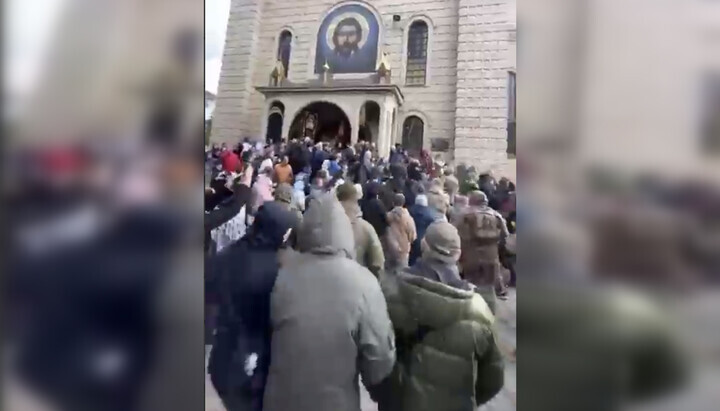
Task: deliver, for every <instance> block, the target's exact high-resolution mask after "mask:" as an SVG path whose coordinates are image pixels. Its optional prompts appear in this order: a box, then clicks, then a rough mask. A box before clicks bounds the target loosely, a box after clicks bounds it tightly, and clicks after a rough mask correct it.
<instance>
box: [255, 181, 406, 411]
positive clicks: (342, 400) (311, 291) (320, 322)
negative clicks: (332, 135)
mask: <svg viewBox="0 0 720 411" xmlns="http://www.w3.org/2000/svg"><path fill="white" fill-rule="evenodd" d="M352 232H353V231H352V227H351V224H350V220H349V219H348V217H347V215H346V214H345V212H344V210H343V208H342V206H341V205H340V203H339V202H338V200H337V199H336V198H335V196H334V195H332V194H325V195H322V196H320V197H319V198H317V199H313V201H312V203H311V204H310V207H309V209H308V211H307V212H306V213H305V217H304V219H303V222H302V225H301V226H300V230H299V232H298V251H300V253H298V254H295V255H293V256H292V261H289V262H288V264H286V265H285V266H284V267H283V268H282V269H281V270H280V272H279V274H278V277H277V280H276V282H275V287H274V288H273V292H272V296H271V306H270V316H271V324H272V348H271V363H270V371H269V375H268V380H267V385H266V388H265V400H264V409H265V410H266V411H288V410H292V411H338V410H342V411H360V392H359V385H358V376H361V377H362V381H363V383H364V384H365V386H367V387H372V386H375V385H376V384H378V383H380V382H381V381H382V380H383V379H384V378H385V377H386V376H388V375H389V374H390V372H391V371H392V369H393V366H394V364H395V345H394V341H395V337H394V334H393V327H392V324H391V322H390V318H389V316H388V311H387V306H386V303H385V298H384V297H383V293H382V291H381V289H380V285H379V283H378V281H377V279H376V278H375V276H374V275H373V274H372V273H371V272H370V271H368V270H367V269H366V268H364V267H362V266H361V265H360V264H358V263H357V262H355V260H354V253H355V251H354V248H355V247H354V240H353V235H352Z"/></svg>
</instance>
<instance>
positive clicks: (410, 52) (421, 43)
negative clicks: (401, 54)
mask: <svg viewBox="0 0 720 411" xmlns="http://www.w3.org/2000/svg"><path fill="white" fill-rule="evenodd" d="M427 49H428V25H427V23H425V22H424V21H422V20H418V21H416V22H413V23H412V24H411V25H410V30H409V33H408V44H407V66H406V67H407V71H406V75H405V84H408V85H410V84H420V85H423V84H425V78H426V77H427V76H426V75H427Z"/></svg>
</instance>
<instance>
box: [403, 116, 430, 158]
mask: <svg viewBox="0 0 720 411" xmlns="http://www.w3.org/2000/svg"><path fill="white" fill-rule="evenodd" d="M424 134H425V123H424V122H423V121H422V119H421V118H420V117H418V116H409V117H407V118H406V119H405V122H404V123H403V133H402V146H403V148H404V149H405V150H407V152H408V154H410V156H411V157H413V158H420V152H421V151H422V148H423V138H424Z"/></svg>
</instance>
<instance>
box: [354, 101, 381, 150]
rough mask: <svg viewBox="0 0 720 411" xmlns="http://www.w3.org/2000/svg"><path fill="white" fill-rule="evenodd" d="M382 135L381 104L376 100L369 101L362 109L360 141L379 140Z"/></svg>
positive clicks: (359, 131)
mask: <svg viewBox="0 0 720 411" xmlns="http://www.w3.org/2000/svg"><path fill="white" fill-rule="evenodd" d="M379 135H380V105H379V104H378V103H376V102H374V101H367V102H365V104H363V106H362V108H361V109H360V130H358V140H359V141H370V142H376V143H377V141H378V136H379Z"/></svg>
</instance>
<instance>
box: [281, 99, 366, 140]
mask: <svg viewBox="0 0 720 411" xmlns="http://www.w3.org/2000/svg"><path fill="white" fill-rule="evenodd" d="M351 132H352V129H351V127H350V120H349V119H348V116H347V114H345V112H344V111H343V110H342V109H341V108H340V107H338V106H337V105H335V104H333V103H329V102H327V101H317V102H314V103H311V104H309V105H307V106H305V107H304V108H303V109H302V110H300V111H299V112H298V114H297V115H296V116H295V118H294V119H293V122H292V123H291V125H290V133H289V136H288V137H289V138H290V139H294V138H298V139H301V138H305V137H309V138H311V139H312V140H313V141H315V142H321V141H322V142H335V143H341V144H343V145H347V144H350V136H351V135H352V134H351Z"/></svg>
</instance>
